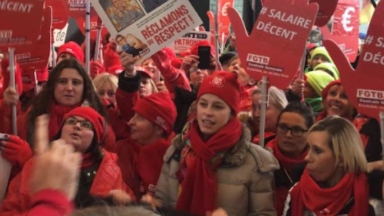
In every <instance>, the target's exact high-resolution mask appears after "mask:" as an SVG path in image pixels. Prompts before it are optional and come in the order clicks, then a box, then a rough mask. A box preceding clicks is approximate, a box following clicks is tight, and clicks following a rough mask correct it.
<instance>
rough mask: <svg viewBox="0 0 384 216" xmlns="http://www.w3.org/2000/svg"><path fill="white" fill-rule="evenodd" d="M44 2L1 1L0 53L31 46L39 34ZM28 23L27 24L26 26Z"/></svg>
mask: <svg viewBox="0 0 384 216" xmlns="http://www.w3.org/2000/svg"><path fill="white" fill-rule="evenodd" d="M43 5H44V0H15V1H3V2H2V4H1V7H0V20H1V22H0V52H3V53H5V52H8V48H9V47H12V48H15V52H16V53H17V52H18V49H19V48H20V47H23V46H25V45H28V44H32V43H33V41H35V40H36V39H37V37H38V35H39V33H40V28H41V22H42V17H43ZM26 23H28V24H26Z"/></svg>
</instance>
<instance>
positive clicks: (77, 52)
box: [57, 41, 84, 62]
mask: <svg viewBox="0 0 384 216" xmlns="http://www.w3.org/2000/svg"><path fill="white" fill-rule="evenodd" d="M62 53H69V54H71V55H73V56H74V57H75V58H76V59H77V60H78V61H80V62H84V53H83V50H82V49H81V47H80V46H79V45H78V44H77V43H75V42H72V41H70V42H68V43H66V44H63V45H61V46H60V47H59V51H58V53H57V58H59V57H60V55H61V54H62Z"/></svg>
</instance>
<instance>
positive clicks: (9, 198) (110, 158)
mask: <svg viewBox="0 0 384 216" xmlns="http://www.w3.org/2000/svg"><path fill="white" fill-rule="evenodd" d="M116 162H117V156H116V155H115V154H112V153H109V152H107V151H104V158H103V161H102V162H101V164H100V167H99V169H98V170H97V174H96V176H95V179H94V181H93V183H92V187H91V189H90V192H89V193H90V194H91V195H92V196H97V197H107V196H108V194H109V192H110V191H111V190H117V189H120V190H123V191H126V192H127V193H128V194H129V195H130V196H131V197H134V195H133V192H132V190H131V189H130V188H129V187H128V186H127V185H126V184H125V183H124V181H123V179H122V175H121V171H120V169H119V167H118V166H117V164H116ZM33 164H34V160H33V159H32V160H30V161H28V162H27V163H26V164H25V165H24V169H23V171H22V172H21V173H20V174H19V175H18V176H16V177H15V178H14V179H13V180H12V181H11V183H10V186H9V190H8V193H7V195H6V197H5V199H4V200H3V202H2V204H1V207H0V215H2V216H19V215H28V211H29V209H30V206H31V204H32V203H33V200H32V199H33V197H32V195H31V194H30V191H29V179H30V176H31V173H32V168H33Z"/></svg>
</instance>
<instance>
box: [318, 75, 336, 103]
mask: <svg viewBox="0 0 384 216" xmlns="http://www.w3.org/2000/svg"><path fill="white" fill-rule="evenodd" d="M334 85H341V81H340V80H335V81H333V82H330V83H329V84H328V85H327V87H325V89H323V91H322V92H321V97H322V98H323V102H324V101H325V99H327V95H328V91H329V89H331V88H332V86H334Z"/></svg>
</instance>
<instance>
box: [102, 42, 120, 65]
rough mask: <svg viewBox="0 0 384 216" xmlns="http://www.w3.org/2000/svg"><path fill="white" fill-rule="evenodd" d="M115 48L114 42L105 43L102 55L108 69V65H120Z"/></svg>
mask: <svg viewBox="0 0 384 216" xmlns="http://www.w3.org/2000/svg"><path fill="white" fill-rule="evenodd" d="M115 50H116V44H111V43H109V44H107V47H106V48H105V50H104V53H103V57H104V66H105V68H106V69H107V71H108V70H109V68H110V67H117V66H120V67H121V63H120V57H119V55H118V54H117V52H116V51H115Z"/></svg>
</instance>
